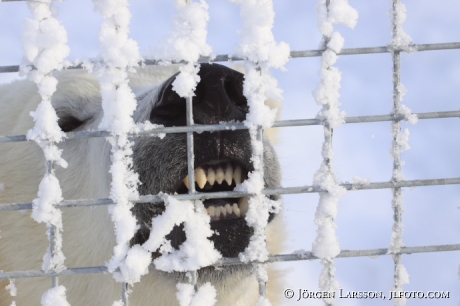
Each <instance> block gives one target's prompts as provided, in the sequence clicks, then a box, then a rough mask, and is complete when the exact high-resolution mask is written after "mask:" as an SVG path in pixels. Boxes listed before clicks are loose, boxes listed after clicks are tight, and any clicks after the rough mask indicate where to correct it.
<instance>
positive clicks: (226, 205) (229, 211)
mask: <svg viewBox="0 0 460 306" xmlns="http://www.w3.org/2000/svg"><path fill="white" fill-rule="evenodd" d="M225 209H226V210H227V214H229V215H230V214H231V213H232V212H233V208H232V206H231V205H230V204H228V203H227V204H225Z"/></svg>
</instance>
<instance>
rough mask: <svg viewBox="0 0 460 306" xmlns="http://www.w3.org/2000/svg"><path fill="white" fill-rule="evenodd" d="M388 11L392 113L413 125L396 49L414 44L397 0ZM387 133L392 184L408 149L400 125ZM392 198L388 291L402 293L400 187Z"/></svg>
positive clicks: (399, 176)
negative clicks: (391, 267)
mask: <svg viewBox="0 0 460 306" xmlns="http://www.w3.org/2000/svg"><path fill="white" fill-rule="evenodd" d="M391 6H392V9H391V10H390V17H391V21H392V40H391V43H390V44H389V48H390V50H391V51H393V61H394V63H393V66H394V67H393V86H394V88H393V111H392V112H393V114H394V115H396V116H397V115H403V117H404V119H405V120H406V121H408V122H409V123H412V124H415V123H417V116H416V115H415V114H412V112H411V110H410V109H409V108H408V107H407V106H405V105H403V104H401V101H402V99H403V97H404V95H405V94H406V88H405V87H404V86H403V85H402V84H401V81H400V71H399V65H400V54H399V50H402V51H406V52H413V51H416V50H415V48H414V43H413V42H412V39H411V38H410V36H409V35H408V34H407V33H405V32H404V30H403V27H402V24H403V22H404V20H405V19H406V7H405V5H404V4H403V3H401V2H400V1H399V0H392V1H391ZM391 134H392V138H393V141H392V145H391V150H390V154H391V157H392V158H393V160H394V166H393V172H392V176H391V180H392V181H393V182H398V181H402V180H404V176H403V174H402V171H401V167H402V166H403V165H404V162H403V161H402V160H401V153H402V152H403V151H406V150H409V149H410V146H409V144H408V141H409V130H408V129H405V130H404V131H401V122H400V121H393V122H392V123H391ZM392 192H393V199H392V203H391V204H392V208H393V211H394V216H395V220H394V222H393V227H392V233H391V239H390V246H389V247H388V253H389V254H395V255H393V259H394V262H395V268H394V284H393V288H392V289H391V290H392V291H398V292H400V291H402V290H403V285H404V284H407V283H409V274H408V273H407V271H406V268H405V267H404V265H403V264H402V260H401V255H396V253H398V252H399V251H400V250H401V248H402V247H403V246H404V244H403V242H402V229H403V223H402V220H401V216H402V213H403V211H404V203H403V195H402V189H401V188H394V189H393V190H392ZM394 304H395V305H396V306H404V305H405V304H406V298H401V299H395V300H394Z"/></svg>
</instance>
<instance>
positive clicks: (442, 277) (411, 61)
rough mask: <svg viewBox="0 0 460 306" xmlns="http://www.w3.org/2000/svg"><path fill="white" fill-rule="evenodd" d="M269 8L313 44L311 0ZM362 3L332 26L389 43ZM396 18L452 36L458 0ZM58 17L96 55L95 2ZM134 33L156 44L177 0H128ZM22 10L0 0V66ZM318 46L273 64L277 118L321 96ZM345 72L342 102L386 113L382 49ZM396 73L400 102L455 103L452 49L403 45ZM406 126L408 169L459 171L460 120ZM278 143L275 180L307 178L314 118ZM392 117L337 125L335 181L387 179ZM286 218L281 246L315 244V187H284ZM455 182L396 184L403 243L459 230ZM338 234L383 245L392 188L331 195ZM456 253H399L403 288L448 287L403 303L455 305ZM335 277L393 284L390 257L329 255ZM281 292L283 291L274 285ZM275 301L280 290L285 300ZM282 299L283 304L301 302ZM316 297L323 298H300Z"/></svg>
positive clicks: (352, 59) (313, 278) (216, 31)
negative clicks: (347, 21) (445, 295)
mask: <svg viewBox="0 0 460 306" xmlns="http://www.w3.org/2000/svg"><path fill="white" fill-rule="evenodd" d="M273 3H274V8H275V12H276V16H275V24H274V28H273V33H274V36H275V39H276V40H277V41H285V42H287V43H288V44H289V45H290V47H291V50H311V49H318V46H319V44H320V40H321V36H320V33H319V30H318V29H317V27H316V13H315V6H316V3H317V1H316V0H273ZM349 3H350V5H351V6H353V7H354V8H355V9H357V11H358V13H359V18H358V23H357V25H356V27H355V28H354V29H349V28H346V27H344V26H336V27H335V29H336V30H338V31H339V32H340V33H341V35H342V36H343V37H344V38H345V44H344V48H353V47H372V46H385V45H387V44H388V43H389V41H390V39H391V34H390V19H389V16H388V14H387V12H388V10H389V8H390V1H389V0H373V1H364V0H349ZM403 3H404V4H405V5H406V8H407V20H406V22H405V23H404V25H403V27H404V29H405V31H406V33H408V34H409V35H410V36H411V37H412V39H413V41H414V42H415V43H419V44H425V43H445V42H460V31H459V30H458V29H459V28H460V18H459V15H460V13H459V12H460V3H459V2H458V1H456V0H438V1H430V0H417V1H415V0H410V1H409V0H408V1H403ZM208 4H209V13H210V21H209V27H208V31H209V32H208V43H209V44H210V45H211V47H212V48H213V51H214V53H215V54H228V53H230V52H231V51H232V49H233V46H234V44H235V43H236V42H237V40H238V34H237V31H238V29H239V28H241V22H240V19H239V7H238V5H236V4H233V3H230V2H228V1H223V0H220V1H217V0H214V1H208ZM57 6H58V8H59V15H58V18H59V19H60V20H61V21H62V23H63V25H64V26H65V27H66V29H67V32H68V38H69V42H68V44H69V46H70V48H71V54H70V57H69V59H70V60H74V59H77V58H82V57H88V58H91V57H94V56H96V55H97V53H98V46H97V32H98V28H99V25H100V22H101V18H100V17H99V16H98V14H97V13H95V12H94V11H93V7H92V2H91V1H82V0H79V1H77V0H66V1H64V2H62V3H58V4H57ZM130 9H131V13H132V15H133V18H132V22H131V37H132V38H133V39H135V40H136V41H137V42H138V44H139V46H140V49H141V50H145V51H147V50H148V49H149V48H150V47H152V46H154V45H155V44H156V43H157V42H158V41H159V40H160V39H161V37H163V36H164V35H166V34H167V33H168V31H169V29H170V20H171V17H172V15H173V14H174V7H173V1H165V0H161V1H160V0H157V1H146V0H137V1H131V4H130ZM26 16H29V13H28V9H27V6H26V4H25V3H24V2H5V3H0V46H1V48H0V66H4V65H17V64H19V63H20V61H21V57H22V47H21V42H20V39H19V37H20V29H21V25H22V20H23V19H24V18H25V17H26ZM319 63H320V59H319V58H318V57H312V58H303V59H298V58H297V59H291V60H290V61H289V62H288V63H287V64H286V69H287V71H286V72H282V71H278V70H273V71H272V73H273V75H274V76H275V77H276V78H277V79H278V82H279V85H280V87H281V88H282V89H283V90H284V101H283V104H282V110H281V119H282V120H288V119H304V118H314V117H315V116H316V114H317V113H318V111H319V109H320V108H319V106H318V105H316V103H315V101H314V100H313V97H312V94H311V92H312V91H313V89H314V88H315V87H316V84H317V83H318V81H319V77H318V75H317V71H318V69H319ZM336 66H337V67H338V68H339V69H340V71H341V72H342V82H341V89H340V94H341V98H340V101H341V103H342V105H341V109H342V110H344V111H345V112H346V114H347V116H358V115H378V114H389V113H390V111H391V108H392V71H391V55H390V54H368V55H346V56H340V57H339V60H338V61H337V63H336ZM17 78H18V76H17V74H16V73H3V74H0V83H5V82H9V81H11V80H13V79H17ZM401 82H402V83H403V84H404V86H405V87H406V88H407V94H406V95H405V96H404V99H403V102H402V103H404V104H405V105H407V106H408V107H409V108H410V109H411V110H412V111H413V112H431V111H449V110H458V109H459V108H460V107H459V105H460V103H459V102H458V101H459V99H458V98H459V96H460V50H443V51H423V52H415V53H412V54H402V56H401ZM402 126H403V128H408V129H409V131H410V138H409V145H410V146H411V149H410V150H409V151H406V152H404V153H403V154H402V160H403V161H405V165H404V166H403V168H402V169H403V173H404V175H405V178H406V179H433V178H451V177H459V176H460V175H459V174H460V164H459V163H458V162H457V157H458V156H459V155H460V141H459V137H458V134H457V131H458V129H459V128H460V121H459V119H458V118H451V119H437V120H434V119H429V120H419V122H418V123H416V124H415V125H411V124H409V123H403V124H402ZM277 138H278V140H277V142H276V145H275V147H276V150H277V153H278V156H279V160H280V162H281V167H282V173H283V187H293V186H303V185H311V183H312V180H313V175H314V173H315V172H316V170H317V169H318V168H319V166H320V164H321V143H322V141H323V132H322V128H321V127H318V126H307V127H286V128H280V129H279V132H278V137H277ZM390 144H391V130H390V122H379V123H365V124H345V125H342V126H340V127H338V128H337V129H335V130H334V140H333V150H334V161H333V162H334V169H335V172H336V173H337V176H338V178H339V181H340V182H350V181H352V180H353V177H354V176H356V175H357V176H359V177H362V178H368V179H369V180H370V181H371V182H375V181H389V180H390V178H391V170H392V163H393V161H392V159H391V157H390V153H389V150H390ZM283 201H284V213H283V218H284V220H285V224H286V228H287V237H286V240H285V250H284V252H283V253H291V252H293V251H295V250H300V249H304V250H307V251H308V250H311V245H312V242H313V240H314V239H315V236H316V226H315V225H314V223H313V220H314V214H315V209H316V205H317V203H318V195H317V194H304V195H287V196H284V199H283ZM459 201H460V188H459V187H458V185H451V186H432V187H416V188H412V189H410V188H404V205H405V211H404V215H403V221H404V233H403V242H404V243H405V245H407V246H421V245H438V244H456V243H459V237H460V228H459V221H460V210H459V207H460V205H459ZM338 209H339V211H338V216H337V219H336V223H337V229H336V231H337V235H338V237H339V241H340V246H341V248H342V249H353V250H356V249H372V248H386V247H388V245H389V242H390V236H391V225H392V221H393V216H392V210H391V191H390V190H389V189H383V190H369V191H349V192H348V193H347V195H346V196H344V197H343V198H341V200H340V201H339V206H338ZM459 258H460V256H459V252H458V251H456V252H444V253H428V254H413V255H404V256H403V263H404V265H405V266H406V269H407V271H408V273H409V276H410V283H409V284H408V285H406V286H405V287H404V288H405V289H406V290H415V291H429V290H441V291H450V296H451V297H450V299H448V300H435V301H433V300H415V299H413V300H412V299H411V300H409V301H408V303H407V305H453V304H457V303H458V302H459V301H460V290H458V288H459V275H458V267H459V264H460V260H459ZM335 262H336V268H337V271H336V277H337V280H338V281H339V283H340V286H341V288H343V289H344V290H345V291H346V290H354V291H363V290H371V291H384V292H385V293H387V292H388V290H390V289H391V286H392V279H393V263H392V260H391V257H390V256H380V257H378V258H368V257H363V258H346V259H337V260H336V261H335ZM277 267H278V268H279V269H283V271H284V272H283V275H284V280H285V287H286V288H291V289H294V290H295V291H296V292H297V290H298V289H307V290H309V291H310V290H317V289H318V277H319V272H320V270H321V265H320V264H319V262H318V261H302V262H291V263H282V264H277ZM279 294H280V295H282V292H279ZM282 300H283V299H282ZM295 300H296V298H294V299H292V300H283V303H282V305H298V304H299V303H302V301H300V302H297V301H295ZM303 302H304V303H303V304H306V302H308V305H322V302H321V301H319V300H308V301H303ZM336 305H391V303H390V302H389V301H388V300H385V301H383V300H357V299H338V301H337V304H336Z"/></svg>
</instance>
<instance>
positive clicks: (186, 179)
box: [183, 175, 188, 189]
mask: <svg viewBox="0 0 460 306" xmlns="http://www.w3.org/2000/svg"><path fill="white" fill-rule="evenodd" d="M183 182H184V185H185V187H187V189H188V175H187V176H186V177H185V178H184V180H183Z"/></svg>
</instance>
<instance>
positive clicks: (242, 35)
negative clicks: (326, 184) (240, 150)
mask: <svg viewBox="0 0 460 306" xmlns="http://www.w3.org/2000/svg"><path fill="white" fill-rule="evenodd" d="M230 2H234V3H237V4H239V5H240V17H241V21H242V29H241V30H239V41H238V42H237V43H236V45H235V47H234V50H233V53H232V56H235V57H239V58H243V59H245V62H244V67H245V72H246V73H245V76H244V83H243V94H244V96H245V97H246V98H247V101H248V106H249V113H248V114H247V116H246V120H245V122H244V123H245V125H246V126H247V127H248V128H249V134H250V137H251V144H252V157H251V161H252V163H253V166H254V171H253V172H251V173H249V177H248V179H247V180H246V181H245V182H243V183H242V184H241V185H239V186H237V187H236V188H235V190H236V191H243V192H249V193H252V194H254V195H253V196H251V197H250V198H249V210H248V212H247V214H246V222H247V224H248V225H249V226H251V227H252V228H253V229H254V233H253V235H252V236H251V238H250V241H249V245H248V247H247V248H246V250H245V251H244V252H242V253H240V254H239V257H240V259H241V260H242V261H243V262H248V261H251V260H259V261H265V260H267V258H268V251H267V244H266V234H265V228H266V226H267V222H268V218H269V213H270V212H278V211H279V210H280V203H279V202H278V201H272V200H270V199H269V198H268V197H266V196H265V195H263V194H262V190H263V189H264V186H265V182H264V165H263V142H262V137H263V136H262V135H263V134H262V130H260V129H261V128H268V127H271V126H272V125H273V122H274V120H275V116H276V110H271V109H270V108H269V107H268V106H266V105H265V100H266V99H267V98H272V99H274V100H277V101H281V100H282V90H281V89H279V88H278V84H277V81H276V79H275V78H274V77H272V76H271V74H270V73H269V70H268V69H269V68H271V67H273V68H279V69H284V67H283V66H284V65H285V64H286V63H287V61H288V59H289V52H290V49H289V45H288V44H286V43H285V42H280V43H277V42H276V41H275V38H274V36H273V33H272V28H273V23H274V17H275V13H274V10H273V3H272V1H271V0H230ZM261 270H263V271H261ZM257 276H258V279H259V281H262V282H265V281H266V280H267V279H266V272H265V267H264V266H261V267H258V270H257ZM257 305H270V303H269V301H268V299H267V298H265V297H263V296H261V297H260V298H259V300H258V302H257Z"/></svg>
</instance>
